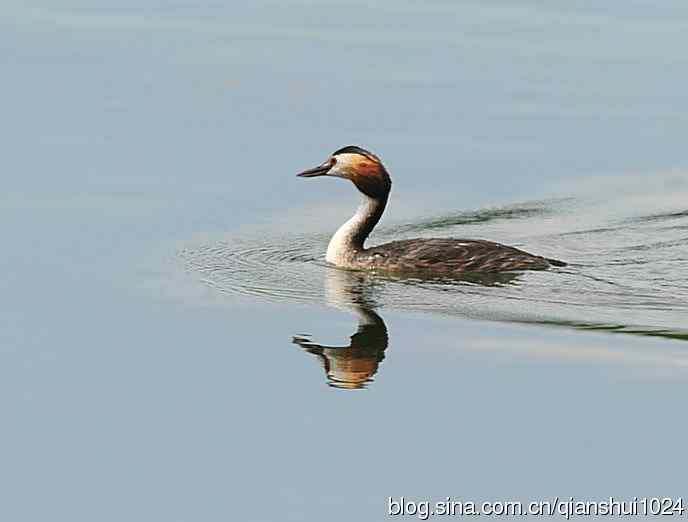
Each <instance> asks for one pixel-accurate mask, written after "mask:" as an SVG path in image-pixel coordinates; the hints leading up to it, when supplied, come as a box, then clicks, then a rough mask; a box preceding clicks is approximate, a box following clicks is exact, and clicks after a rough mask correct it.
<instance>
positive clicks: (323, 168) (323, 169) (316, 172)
mask: <svg viewBox="0 0 688 522" xmlns="http://www.w3.org/2000/svg"><path fill="white" fill-rule="evenodd" d="M331 168H332V160H330V159H328V160H327V161H326V162H325V163H322V164H320V165H318V166H317V167H313V168H312V169H308V170H304V171H303V172H299V173H298V174H297V176H299V177H300V178H314V177H316V176H324V175H325V174H327V173H328V172H329V170H330V169H331Z"/></svg>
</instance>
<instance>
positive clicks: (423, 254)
mask: <svg viewBox="0 0 688 522" xmlns="http://www.w3.org/2000/svg"><path fill="white" fill-rule="evenodd" d="M298 176H300V177H303V178H313V177H316V176H333V177H336V178H344V179H348V180H351V181H352V182H353V184H354V185H355V186H356V188H357V189H358V190H359V192H360V193H361V195H362V197H363V201H362V202H361V204H360V206H359V207H358V210H356V213H355V214H354V215H353V217H352V218H351V219H349V220H348V221H347V222H346V223H344V224H343V225H342V226H341V227H339V230H337V232H336V233H335V234H334V236H332V239H331V240H330V244H329V245H328V246H327V255H326V259H327V261H328V262H329V263H332V264H334V265H337V266H340V267H344V268H352V269H367V270H380V271H385V272H396V273H416V274H419V275H430V276H435V275H437V276H452V275H459V274H464V273H490V272H508V271H513V270H543V269H546V268H549V267H550V266H566V263H564V262H562V261H557V260H556V259H548V258H545V257H542V256H536V255H533V254H529V253H528V252H524V251H523V250H519V249H518V248H514V247H510V246H506V245H501V244H499V243H493V242H491V241H484V240H465V239H434V238H433V239H420V238H419V239H406V240H402V241H392V242H391V243H385V244H384V245H378V246H376V247H372V248H365V247H364V246H363V244H364V242H365V240H366V238H367V237H368V235H369V234H370V233H371V232H372V230H373V228H375V225H377V223H378V221H380V218H381V217H382V213H383V212H384V210H385V206H386V205H387V199H388V197H389V191H390V189H391V188H392V180H391V179H390V177H389V174H388V173H387V169H385V167H384V165H383V164H382V162H381V161H380V158H378V157H377V156H376V155H375V154H373V153H372V152H369V151H367V150H365V149H362V148H361V147H357V146H355V145H349V146H348V147H343V148H341V149H339V150H337V151H335V152H334V153H333V154H332V155H331V156H330V157H329V158H328V159H327V160H326V161H325V162H323V163H322V164H320V165H318V166H317V167H314V168H312V169H308V170H305V171H303V172H301V173H300V174H298Z"/></svg>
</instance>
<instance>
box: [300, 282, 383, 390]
mask: <svg viewBox="0 0 688 522" xmlns="http://www.w3.org/2000/svg"><path fill="white" fill-rule="evenodd" d="M374 285H375V283H374V281H373V280H371V279H370V277H369V276H367V275H366V274H363V273H361V272H350V271H346V270H340V269H336V268H330V269H328V270H327V276H326V280H325V291H326V296H327V301H328V303H329V304H330V305H332V306H334V307H336V308H341V309H345V310H350V311H352V312H354V314H355V315H356V317H357V318H358V328H357V330H356V332H355V333H354V334H353V335H352V336H351V338H350V342H349V344H348V345H342V346H327V345H323V344H318V343H316V342H314V341H312V340H311V339H310V338H309V337H307V336H301V335H299V336H294V337H293V339H292V342H293V343H294V344H297V345H298V346H300V347H301V348H303V349H304V350H305V351H307V352H308V353H311V354H313V355H315V356H317V357H318V358H319V359H320V361H321V363H322V365H323V368H324V370H325V373H326V375H327V382H328V384H329V385H330V386H333V387H335V388H343V389H358V388H365V387H366V385H367V383H369V382H371V381H372V379H373V375H375V373H376V372H377V370H378V366H379V365H380V363H381V362H382V360H383V359H384V358H385V349H386V348H387V345H388V344H389V337H388V335H387V326H386V325H385V322H384V321H383V320H382V317H380V316H379V315H378V314H377V313H376V312H375V311H374V310H373V309H374V308H375V306H376V305H375V302H374V300H373V295H372V293H373V287H374Z"/></svg>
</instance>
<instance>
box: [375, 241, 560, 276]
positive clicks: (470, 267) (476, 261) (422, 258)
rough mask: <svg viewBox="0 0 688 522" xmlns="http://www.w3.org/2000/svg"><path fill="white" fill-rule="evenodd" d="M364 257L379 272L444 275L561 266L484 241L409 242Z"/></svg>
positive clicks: (388, 245) (390, 244) (378, 247)
mask: <svg viewBox="0 0 688 522" xmlns="http://www.w3.org/2000/svg"><path fill="white" fill-rule="evenodd" d="M363 255H369V256H371V257H370V262H371V264H373V265H374V266H375V267H378V268H381V269H387V270H393V271H424V270H432V271H433V272H441V273H446V274H451V273H462V272H508V271H513V270H542V269H545V268H548V267H549V266H550V265H556V266H561V265H563V263H561V262H560V261H555V260H548V259H545V258H544V257H541V256H535V255H532V254H529V253H528V252H524V251H523V250H519V249H518V248H514V247H510V246H506V245H502V244H499V243H493V242H491V241H483V240H462V239H408V240H405V241H393V242H391V243H385V244H384V245H379V246H377V247H373V248H370V249H367V250H366V251H365V252H364V253H363Z"/></svg>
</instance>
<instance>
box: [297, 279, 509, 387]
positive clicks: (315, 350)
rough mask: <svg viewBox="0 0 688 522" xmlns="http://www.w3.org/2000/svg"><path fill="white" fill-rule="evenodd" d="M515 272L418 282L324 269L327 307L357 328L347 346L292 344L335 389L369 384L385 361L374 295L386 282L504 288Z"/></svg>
mask: <svg viewBox="0 0 688 522" xmlns="http://www.w3.org/2000/svg"><path fill="white" fill-rule="evenodd" d="M517 278H518V274H517V273H500V274H487V275H484V274H483V275H470V274H465V275H463V276H462V277H461V279H451V280H447V279H434V278H428V279H419V278H413V279H411V278H404V277H396V278H391V277H387V278H382V277H377V276H375V275H372V274H369V273H366V272H362V271H350V270H342V269H338V268H328V269H327V271H326V276H325V295H326V298H327V302H328V304H329V305H330V306H333V307H335V308H339V309H341V310H346V311H351V312H353V313H354V314H355V315H356V317H357V319H358V325H357V329H356V332H354V334H353V335H352V336H351V337H350V341H349V344H348V345H341V346H329V345H324V344H320V343H317V342H315V341H314V340H312V339H311V338H310V336H307V335H296V336H294V337H293V338H292V342H293V343H294V344H296V345H298V346H300V347H301V348H302V349H303V350H305V351H306V352H308V353H311V354H313V355H315V356H317V357H318V358H319V359H320V362H321V363H322V366H323V369H324V370H325V374H326V375H327V383H328V384H329V385H330V386H333V387H335V388H343V389H349V390H351V389H360V388H365V387H366V386H367V385H368V383H370V382H372V380H373V376H374V375H375V374H376V373H377V371H378V368H379V365H380V363H381V362H382V361H383V359H384V358H385V350H386V349H387V346H388V345H389V335H388V333H387V326H386V325H385V322H384V320H383V319H382V317H380V316H379V315H378V314H377V312H375V308H377V303H376V302H375V298H374V296H375V294H376V293H377V292H378V291H379V288H378V287H380V286H382V285H385V284H387V283H391V282H394V283H397V284H423V285H430V284H441V285H444V286H445V288H450V287H451V286H452V285H461V284H462V285H465V284H474V285H475V284H477V285H481V286H495V287H498V286H504V285H508V284H513V283H515V282H516V280H517ZM455 289H456V290H457V292H458V291H460V290H459V287H458V286H456V287H455Z"/></svg>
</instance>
